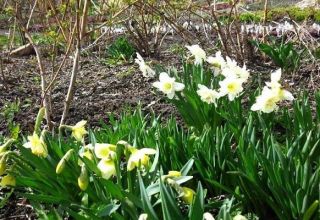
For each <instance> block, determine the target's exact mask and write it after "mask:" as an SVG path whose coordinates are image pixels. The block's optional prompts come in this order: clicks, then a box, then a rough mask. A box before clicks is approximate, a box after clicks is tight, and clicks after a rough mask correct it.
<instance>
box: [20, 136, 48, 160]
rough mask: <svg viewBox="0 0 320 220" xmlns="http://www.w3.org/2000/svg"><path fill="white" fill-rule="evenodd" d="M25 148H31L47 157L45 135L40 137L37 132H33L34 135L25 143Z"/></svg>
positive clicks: (34, 152)
mask: <svg viewBox="0 0 320 220" xmlns="http://www.w3.org/2000/svg"><path fill="white" fill-rule="evenodd" d="M23 146H24V147H25V148H30V149H31V152H32V153H33V154H35V155H37V156H38V157H47V156H48V150H47V145H46V143H45V142H44V140H43V137H42V136H41V137H39V136H38V135H37V133H33V135H32V136H28V142H27V143H25V144H24V145H23Z"/></svg>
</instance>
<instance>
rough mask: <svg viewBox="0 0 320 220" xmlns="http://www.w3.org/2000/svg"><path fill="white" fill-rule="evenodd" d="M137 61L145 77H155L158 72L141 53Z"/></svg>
mask: <svg viewBox="0 0 320 220" xmlns="http://www.w3.org/2000/svg"><path fill="white" fill-rule="evenodd" d="M135 62H136V63H137V64H138V65H139V69H140V71H141V72H142V75H143V76H144V77H154V76H155V75H156V72H155V71H154V70H153V69H151V68H150V67H149V66H148V65H147V64H146V63H145V62H144V59H143V58H142V56H141V55H140V54H139V53H137V58H136V59H135Z"/></svg>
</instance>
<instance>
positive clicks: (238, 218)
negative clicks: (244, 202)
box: [233, 215, 247, 220]
mask: <svg viewBox="0 0 320 220" xmlns="http://www.w3.org/2000/svg"><path fill="white" fill-rule="evenodd" d="M233 220H247V218H246V217H244V216H243V215H236V216H235V217H233Z"/></svg>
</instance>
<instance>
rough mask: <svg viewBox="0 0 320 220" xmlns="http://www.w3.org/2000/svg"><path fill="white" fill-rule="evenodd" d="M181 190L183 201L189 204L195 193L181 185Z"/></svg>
mask: <svg viewBox="0 0 320 220" xmlns="http://www.w3.org/2000/svg"><path fill="white" fill-rule="evenodd" d="M182 190H183V195H182V199H183V201H185V202H186V203H188V204H189V205H191V204H192V201H193V197H194V195H195V194H196V193H195V192H194V191H193V190H192V189H190V188H188V187H182Z"/></svg>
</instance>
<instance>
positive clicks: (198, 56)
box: [186, 44, 206, 65]
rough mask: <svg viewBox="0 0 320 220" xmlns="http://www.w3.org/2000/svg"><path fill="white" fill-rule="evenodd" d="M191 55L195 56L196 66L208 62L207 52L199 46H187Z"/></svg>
mask: <svg viewBox="0 0 320 220" xmlns="http://www.w3.org/2000/svg"><path fill="white" fill-rule="evenodd" d="M186 48H188V50H189V51H190V53H191V54H192V55H193V56H194V59H195V60H194V64H196V65H197V64H202V62H203V61H204V60H206V52H205V51H204V50H203V49H201V48H200V46H199V45H197V44H196V45H192V46H186Z"/></svg>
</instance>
